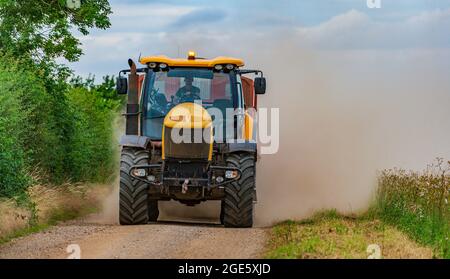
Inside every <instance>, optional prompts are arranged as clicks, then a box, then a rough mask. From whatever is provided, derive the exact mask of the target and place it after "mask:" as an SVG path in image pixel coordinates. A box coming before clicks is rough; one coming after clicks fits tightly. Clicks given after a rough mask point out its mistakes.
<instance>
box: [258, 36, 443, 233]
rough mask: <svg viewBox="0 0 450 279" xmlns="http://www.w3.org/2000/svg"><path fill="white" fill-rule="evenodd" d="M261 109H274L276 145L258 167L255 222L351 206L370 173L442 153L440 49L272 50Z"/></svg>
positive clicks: (367, 196) (414, 164)
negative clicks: (276, 114)
mask: <svg viewBox="0 0 450 279" xmlns="http://www.w3.org/2000/svg"><path fill="white" fill-rule="evenodd" d="M271 54H272V55H271V56H265V57H270V58H269V59H266V60H264V59H261V60H258V59H257V58H254V59H253V61H261V62H259V63H258V62H257V63H255V64H256V65H258V64H259V65H258V67H261V68H263V69H265V73H266V76H267V81H268V86H269V89H268V94H267V95H266V96H263V97H261V98H260V99H259V104H260V106H262V107H279V108H280V149H279V151H278V153H276V154H274V155H262V156H261V158H260V160H259V162H258V165H257V189H258V204H257V207H256V223H257V225H259V226H267V225H271V224H273V223H274V222H277V221H281V220H284V219H288V218H290V219H301V218H304V217H308V216H310V215H311V214H313V213H314V212H316V211H318V210H322V209H337V210H338V211H340V212H343V213H347V214H348V213H358V212H361V211H363V210H364V209H366V208H367V207H368V206H369V204H370V202H371V201H372V199H373V194H374V191H375V189H376V174H377V170H381V169H384V168H392V167H403V168H413V169H422V168H425V167H426V164H427V163H431V162H432V161H433V160H434V158H435V157H444V158H450V81H449V80H448V76H449V74H450V59H449V58H450V57H449V53H448V52H442V53H441V52H439V51H436V50H431V51H426V50H415V51H396V50H394V51H384V50H380V51H373V50H366V51H311V50H305V49H301V48H298V47H295V46H292V45H283V46H279V47H278V48H273V49H272V51H271Z"/></svg>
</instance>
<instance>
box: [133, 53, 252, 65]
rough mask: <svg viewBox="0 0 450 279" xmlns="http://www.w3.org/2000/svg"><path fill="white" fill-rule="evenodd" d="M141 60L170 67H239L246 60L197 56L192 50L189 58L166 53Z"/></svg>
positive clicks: (143, 62)
mask: <svg viewBox="0 0 450 279" xmlns="http://www.w3.org/2000/svg"><path fill="white" fill-rule="evenodd" d="M139 62H141V64H143V65H147V64H149V63H152V62H153V63H158V64H159V63H165V64H167V65H168V66H169V67H208V68H212V67H214V66H215V65H218V64H233V65H236V66H237V67H242V66H244V61H243V60H242V59H239V58H233V57H226V56H220V57H216V58H214V59H203V58H198V57H195V52H193V51H190V52H189V54H188V58H187V59H181V58H169V57H167V56H164V55H159V56H146V57H142V58H141V59H140V60H139Z"/></svg>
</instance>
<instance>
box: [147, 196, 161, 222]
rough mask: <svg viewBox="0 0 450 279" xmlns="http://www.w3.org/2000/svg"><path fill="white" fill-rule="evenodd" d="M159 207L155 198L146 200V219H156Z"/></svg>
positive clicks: (152, 220)
mask: <svg viewBox="0 0 450 279" xmlns="http://www.w3.org/2000/svg"><path fill="white" fill-rule="evenodd" d="M158 216H159V209H158V201H157V200H149V201H148V220H149V221H150V222H156V221H158Z"/></svg>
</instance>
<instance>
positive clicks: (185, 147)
mask: <svg viewBox="0 0 450 279" xmlns="http://www.w3.org/2000/svg"><path fill="white" fill-rule="evenodd" d="M195 130H196V129H190V140H189V138H187V137H184V138H183V139H187V140H183V141H181V142H180V143H175V142H174V141H173V138H172V136H171V134H172V128H168V127H165V128H164V143H163V144H164V155H165V157H166V158H175V159H208V155H209V149H210V144H212V143H208V142H205V140H204V137H203V132H204V130H203V129H198V130H197V131H195ZM178 132H179V131H178ZM184 132H186V129H184ZM186 133H189V131H187V132H186ZM195 133H198V135H197V136H196V134H195ZM205 133H207V138H209V137H210V133H211V129H210V128H207V129H206V132H205ZM178 134H180V136H182V135H183V130H182V131H181V132H179V133H177V135H178ZM187 135H188V134H187ZM200 135H201V136H200ZM195 137H197V140H199V141H200V142H199V143H198V142H197V141H194V139H195ZM177 142H178V141H177Z"/></svg>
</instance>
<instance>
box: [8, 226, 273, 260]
mask: <svg viewBox="0 0 450 279" xmlns="http://www.w3.org/2000/svg"><path fill="white" fill-rule="evenodd" d="M91 219H92V218H86V219H84V220H83V219H79V220H75V221H69V222H65V223H61V224H59V225H56V226H54V227H52V228H50V229H48V230H45V231H42V232H38V233H35V234H32V235H28V236H25V237H21V238H17V239H14V240H12V241H10V242H8V243H6V244H4V245H2V246H0V258H27V259H34V258H44V259H47V258H54V259H63V258H67V257H68V256H69V253H68V252H67V251H66V248H67V246H68V245H70V244H78V245H79V246H80V249H81V258H107V259H108V258H117V259H125V258H149V259H152V258H153V259H154V258H162V259H170V258H178V259H202V258H220V259H226V258H260V257H262V255H263V253H264V249H265V248H264V247H265V244H266V241H267V229H264V228H249V229H230V228H224V227H223V226H221V225H219V224H217V223H205V222H202V223H196V222H192V223H191V222H174V221H163V222H158V223H154V224H147V225H139V226H119V225H104V224H98V223H92V222H91V221H90V220H91Z"/></svg>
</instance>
